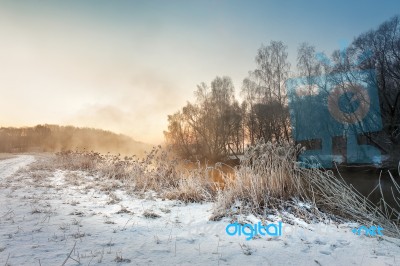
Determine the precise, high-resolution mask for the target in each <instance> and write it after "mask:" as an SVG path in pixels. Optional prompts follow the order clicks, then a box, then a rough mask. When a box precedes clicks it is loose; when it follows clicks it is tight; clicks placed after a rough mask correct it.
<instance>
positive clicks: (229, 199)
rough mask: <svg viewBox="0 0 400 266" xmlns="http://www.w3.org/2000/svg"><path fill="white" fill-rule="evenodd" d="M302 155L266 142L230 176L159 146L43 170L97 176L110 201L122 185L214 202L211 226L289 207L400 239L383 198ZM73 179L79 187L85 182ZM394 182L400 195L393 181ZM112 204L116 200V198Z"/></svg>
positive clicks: (75, 157) (76, 158) (56, 162)
mask: <svg viewBox="0 0 400 266" xmlns="http://www.w3.org/2000/svg"><path fill="white" fill-rule="evenodd" d="M300 152H301V148H300V147H299V146H293V145H291V144H288V143H286V144H285V143H281V144H273V143H263V142H260V143H258V144H257V145H255V146H254V147H250V148H249V149H248V150H247V151H246V153H245V155H244V158H243V160H242V161H241V164H240V165H239V166H237V167H234V168H232V169H231V171H230V172H231V173H230V174H228V173H226V171H222V170H221V166H222V164H216V165H215V166H214V167H204V166H201V165H200V164H197V165H195V167H191V168H188V167H185V164H184V163H183V162H182V161H180V160H178V159H176V158H173V157H172V156H171V155H170V154H169V153H168V152H166V151H163V150H161V149H160V147H157V148H154V149H153V150H152V151H151V152H150V153H149V154H148V155H147V156H146V157H145V158H143V159H140V158H136V157H134V156H133V157H124V158H121V157H119V156H113V155H102V154H99V153H96V152H71V151H68V152H61V153H58V154H57V155H56V156H55V157H54V158H53V159H52V160H51V161H48V162H49V163H48V166H47V167H44V166H43V165H42V166H40V167H42V168H45V169H47V168H48V167H53V168H54V169H63V170H70V171H77V170H79V171H85V172H88V173H90V174H92V175H96V176H98V178H100V182H99V184H101V186H102V190H106V191H107V190H108V191H110V195H112V191H113V190H115V189H118V188H121V187H123V188H124V189H126V190H128V191H132V192H139V193H145V192H148V191H154V192H155V193H156V194H157V195H158V196H160V197H162V198H166V199H170V200H181V201H183V202H202V201H213V202H215V207H214V212H213V213H214V214H213V216H212V217H211V219H213V220H218V219H220V218H221V217H224V216H232V215H235V214H239V213H247V214H249V213H252V214H256V215H259V216H260V217H265V216H266V215H268V214H271V213H276V212H277V211H285V210H288V209H289V210H291V212H293V213H295V214H296V215H297V216H300V217H302V218H303V219H305V220H306V221H308V222H315V221H323V220H325V219H336V220H351V221H356V222H359V223H361V224H365V225H377V224H379V225H381V226H383V227H384V228H385V230H386V234H387V235H390V236H393V237H399V236H400V232H399V218H400V215H399V213H398V211H396V209H394V208H392V207H391V206H389V205H388V204H386V202H385V201H384V200H382V202H381V203H382V206H381V208H378V207H377V206H376V205H374V204H372V203H371V202H370V201H369V200H368V199H367V198H366V197H365V196H363V195H361V194H360V193H358V192H357V191H356V190H355V189H354V188H353V187H351V186H349V185H347V184H346V183H345V182H343V181H342V180H339V179H338V178H337V177H336V176H334V174H333V172H332V171H322V170H319V169H307V168H300V167H298V166H297V163H296V158H297V156H298V154H299V153H300ZM192 166H193V165H192ZM225 167H226V166H225ZM215 172H217V173H218V176H219V177H220V178H222V179H223V181H224V182H223V186H220V183H218V182H216V180H215V179H213V176H214V175H213V174H214V173H215ZM232 173H233V174H232ZM68 178H69V179H71V180H72V182H75V183H76V182H78V183H79V177H76V176H75V177H74V176H68ZM392 179H393V178H392ZM104 180H107V182H104ZM393 184H394V188H395V189H396V190H398V191H400V187H399V185H398V184H397V183H396V181H395V180H394V179H393ZM110 201H112V202H117V201H116V199H114V198H112V196H110ZM298 202H305V203H307V204H308V205H309V206H310V208H298V204H297V203H298ZM399 207H400V206H399Z"/></svg>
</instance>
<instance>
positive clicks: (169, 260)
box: [0, 155, 400, 266]
mask: <svg viewBox="0 0 400 266" xmlns="http://www.w3.org/2000/svg"><path fill="white" fill-rule="evenodd" d="M33 161H34V157H32V156H28V155H21V156H18V157H15V158H11V159H8V160H2V161H0V202H1V206H0V265H5V264H6V263H8V264H9V265H43V266H45V265H62V264H63V262H64V261H65V260H66V259H67V257H68V255H69V254H70V253H71V255H70V257H69V258H68V260H67V261H66V263H65V265H400V241H399V240H398V239H393V238H387V237H383V238H377V237H366V236H363V235H361V236H357V235H354V234H353V233H352V232H351V229H352V228H353V227H354V226H357V224H341V225H335V224H333V223H331V224H322V223H320V224H312V225H310V224H306V223H305V222H304V221H302V220H300V219H298V218H293V222H294V223H295V224H297V226H293V225H288V224H285V223H284V225H283V235H282V236H281V237H266V236H263V237H259V236H257V237H255V238H254V239H252V240H249V241H246V240H245V236H228V235H227V234H226V232H225V227H226V226H227V225H228V224H229V223H230V222H231V219H229V218H224V219H222V220H221V221H218V222H213V221H209V217H210V216H211V214H212V207H213V205H212V203H205V204H198V203H196V204H194V203H193V204H184V203H181V202H177V201H169V200H162V199H159V198H157V197H155V195H154V193H151V192H148V193H146V194H145V195H143V196H139V195H131V194H128V193H127V192H126V190H125V189H124V188H123V187H119V186H120V185H121V184H120V183H119V182H116V181H110V182H114V187H115V188H114V189H113V191H111V193H110V192H109V191H106V190H105V191H102V190H101V187H102V186H101V185H94V183H96V182H100V181H96V178H95V177H92V176H88V175H86V174H85V173H82V172H75V173H74V175H75V178H76V177H78V178H76V182H72V183H71V182H70V181H67V180H71V176H70V175H71V174H70V173H67V172H65V171H56V172H46V171H43V172H40V171H39V172H36V173H33V174H28V173H26V172H18V171H17V170H18V169H19V168H20V167H24V166H27V165H28V164H30V163H31V162H33ZM38 173H39V174H38ZM73 177H74V176H73ZM102 182H103V181H102ZM145 213H150V214H153V216H157V215H158V216H159V217H154V218H146V217H145V216H144V214H145ZM154 214H156V215H154ZM150 216H151V215H150ZM275 218H277V217H275ZM243 219H244V220H246V221H248V222H249V223H257V222H258V219H257V217H255V216H253V215H249V216H247V217H243ZM271 222H272V221H271Z"/></svg>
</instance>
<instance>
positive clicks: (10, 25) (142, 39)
mask: <svg viewBox="0 0 400 266" xmlns="http://www.w3.org/2000/svg"><path fill="white" fill-rule="evenodd" d="M349 2H351V3H349ZM398 13H400V2H399V1H395V0H393V1H361V0H360V1H331V2H328V1H101V0H96V1H71V0H68V1H14V0H13V1H1V2H0V92H1V94H0V126H33V125H36V124H44V123H48V124H60V125H75V126H89V127H96V128H102V129H106V130H111V131H114V132H116V133H124V134H126V135H129V136H131V137H133V138H134V139H136V140H140V141H145V142H148V143H153V144H158V143H161V142H162V141H163V134H162V131H163V130H165V129H166V127H167V115H168V114H172V113H174V112H176V111H177V110H179V109H180V108H181V107H182V106H183V105H184V104H185V103H186V101H188V100H189V101H193V100H194V96H193V91H194V90H195V89H196V85H197V84H199V83H201V82H206V83H207V84H209V83H210V82H211V81H212V79H213V78H215V77H216V76H217V75H219V76H222V75H227V76H230V77H231V78H232V79H233V81H234V84H235V89H236V92H237V95H238V94H239V91H240V88H241V82H242V80H243V79H244V78H245V77H246V76H247V73H248V71H249V70H253V69H254V68H255V63H254V57H255V55H256V51H257V49H258V48H259V47H260V45H261V44H262V43H264V44H268V43H269V42H270V41H271V40H277V41H279V40H280V41H283V42H284V43H285V44H286V45H288V47H289V59H290V61H291V64H292V66H295V65H296V62H295V59H296V50H297V47H298V45H299V44H300V43H301V42H304V41H307V42H309V43H311V44H313V45H315V46H316V47H317V50H318V51H324V52H327V53H328V54H329V53H331V52H332V51H333V50H334V49H337V48H339V44H340V42H341V41H343V40H348V41H351V40H352V39H353V38H354V37H355V36H357V35H358V34H360V33H362V32H365V31H367V30H369V29H371V28H375V27H377V26H378V25H379V24H380V23H382V22H383V21H385V20H387V19H389V18H390V17H392V16H394V15H396V14H398Z"/></svg>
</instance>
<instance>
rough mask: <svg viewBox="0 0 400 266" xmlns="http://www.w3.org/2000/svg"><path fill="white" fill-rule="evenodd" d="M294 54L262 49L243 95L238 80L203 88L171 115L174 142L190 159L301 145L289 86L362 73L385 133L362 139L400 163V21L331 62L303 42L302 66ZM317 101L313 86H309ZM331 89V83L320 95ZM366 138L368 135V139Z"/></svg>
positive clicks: (169, 135)
mask: <svg viewBox="0 0 400 266" xmlns="http://www.w3.org/2000/svg"><path fill="white" fill-rule="evenodd" d="M287 50H288V48H287V46H286V45H285V44H284V43H283V42H281V41H271V42H270V43H269V44H268V45H261V47H260V48H259V49H258V51H257V53H256V56H255V63H256V67H255V69H254V70H252V71H249V74H248V76H247V77H246V78H244V79H243V82H242V86H241V91H240V95H241V98H242V101H241V102H240V101H239V100H238V99H236V98H235V88H234V86H233V83H232V80H231V78H230V77H226V76H223V77H219V76H217V77H216V78H215V79H214V80H212V81H211V83H210V84H206V83H201V84H200V85H198V86H197V89H196V91H195V101H194V102H187V104H186V105H185V106H184V107H183V108H181V109H180V110H179V111H177V112H176V113H174V114H172V115H169V116H168V129H167V130H166V131H164V136H165V139H166V143H167V145H168V146H169V147H171V148H172V149H173V150H174V151H175V152H176V153H177V154H178V155H180V156H181V157H184V158H187V159H194V160H204V159H207V160H210V161H218V160H222V159H226V158H227V157H229V156H231V155H232V154H241V153H243V150H244V149H245V146H247V145H253V144H255V143H256V142H257V141H258V140H260V139H264V140H267V141H277V142H279V141H289V142H292V143H294V141H293V139H292V132H293V130H294V126H295V125H292V124H291V123H290V112H289V108H288V94H287V90H286V87H285V81H286V80H287V79H288V78H292V77H300V76H301V77H304V80H305V84H303V85H307V83H308V84H315V77H318V76H319V77H320V76H326V77H328V76H330V75H332V74H338V75H339V78H341V79H343V80H346V79H347V78H348V77H346V75H348V73H351V72H352V71H354V70H367V69H373V70H374V78H371V82H373V83H374V85H375V86H376V87H377V88H378V95H379V105H380V116H381V120H382V130H381V131H380V132H378V133H366V134H362V135H363V136H360V137H359V139H360V141H361V142H362V141H363V140H362V139H367V140H365V141H364V142H367V143H372V144H373V145H375V146H377V147H379V149H381V151H382V152H383V153H384V154H388V155H390V156H391V157H395V158H397V160H398V159H399V158H400V154H399V153H398V151H399V150H400V149H399V148H400V17H399V16H395V17H393V18H391V19H389V20H388V21H386V22H384V23H382V24H381V25H380V26H379V27H377V28H376V29H372V30H370V31H368V32H365V33H363V34H361V35H359V36H357V37H356V38H355V39H354V40H353V41H352V42H351V43H350V45H349V46H348V47H346V49H344V50H336V51H334V52H333V53H332V55H330V56H326V55H324V54H321V53H320V54H317V49H316V47H315V46H313V45H311V44H309V43H301V44H300V45H299V47H298V49H297V62H296V68H295V70H294V71H293V70H292V66H291V65H290V63H289V61H288V51H287ZM306 88H308V90H309V91H308V92H307V91H306V94H307V93H309V94H310V95H311V94H312V93H313V92H312V90H313V87H312V86H308V87H307V86H306ZM322 88H323V84H321V86H319V89H322ZM364 135H365V136H364Z"/></svg>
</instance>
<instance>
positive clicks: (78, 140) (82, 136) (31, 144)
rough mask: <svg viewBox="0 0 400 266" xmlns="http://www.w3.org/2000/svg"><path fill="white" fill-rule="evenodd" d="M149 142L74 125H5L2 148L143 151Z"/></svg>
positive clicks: (0, 133) (0, 132)
mask: <svg viewBox="0 0 400 266" xmlns="http://www.w3.org/2000/svg"><path fill="white" fill-rule="evenodd" d="M148 149H149V145H147V144H144V143H141V142H138V141H134V140H133V139H132V138H130V137H128V136H125V135H121V134H115V133H112V132H110V131H105V130H100V129H93V128H78V127H73V126H58V125H37V126H34V127H21V128H15V127H1V128H0V152H10V153H17V152H58V151H66V150H87V151H91V150H93V151H97V152H103V153H107V152H111V153H121V154H125V155H132V154H136V155H143V153H144V151H145V150H148Z"/></svg>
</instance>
